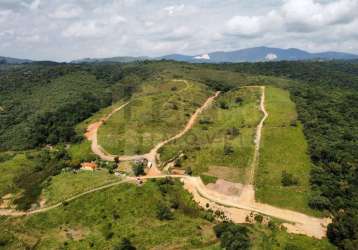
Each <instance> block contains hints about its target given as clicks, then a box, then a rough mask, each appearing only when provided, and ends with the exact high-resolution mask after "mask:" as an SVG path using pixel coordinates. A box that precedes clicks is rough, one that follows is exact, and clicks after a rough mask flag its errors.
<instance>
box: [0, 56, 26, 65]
mask: <svg viewBox="0 0 358 250" xmlns="http://www.w3.org/2000/svg"><path fill="white" fill-rule="evenodd" d="M30 62H32V61H31V60H28V59H18V58H12V57H3V56H0V64H5V63H6V64H22V63H30Z"/></svg>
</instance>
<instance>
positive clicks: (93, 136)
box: [85, 80, 220, 175]
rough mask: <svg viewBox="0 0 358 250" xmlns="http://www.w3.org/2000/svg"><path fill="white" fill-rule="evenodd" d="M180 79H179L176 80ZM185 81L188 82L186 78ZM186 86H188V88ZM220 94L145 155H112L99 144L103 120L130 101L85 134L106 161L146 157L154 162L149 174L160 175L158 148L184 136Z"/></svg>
mask: <svg viewBox="0 0 358 250" xmlns="http://www.w3.org/2000/svg"><path fill="white" fill-rule="evenodd" d="M176 81H179V80H176ZM184 82H186V81H185V80H184ZM187 87H188V86H187ZM187 87H186V88H187ZM219 94H220V92H219V91H218V92H216V93H215V95H213V96H211V97H209V98H208V99H207V100H206V101H205V102H204V104H203V105H202V106H201V107H200V108H198V109H197V110H196V111H195V113H194V114H193V115H192V116H191V117H190V119H189V121H188V122H187V124H186V126H185V127H184V128H183V130H182V131H180V132H179V133H178V134H176V135H175V136H173V137H171V138H169V139H167V140H165V141H162V142H159V143H158V144H157V145H155V146H154V148H152V149H151V150H150V152H148V153H146V154H143V155H121V156H117V155H111V154H108V153H107V152H106V151H105V150H104V149H103V148H102V147H101V146H100V145H99V144H98V139H97V137H98V136H97V134H98V129H99V128H100V127H101V125H102V124H103V122H105V121H107V120H108V119H109V118H110V117H111V116H112V115H113V114H114V113H116V112H117V111H119V110H121V109H122V108H124V107H125V106H126V105H128V103H129V102H127V103H125V104H123V105H122V106H120V107H119V108H117V109H115V110H113V111H112V112H111V113H110V114H109V115H107V116H106V117H105V118H103V119H101V121H99V122H95V123H93V124H90V125H89V126H88V128H87V132H86V134H85V136H86V138H87V139H88V140H89V141H91V142H92V143H91V149H92V151H93V153H95V154H96V155H97V156H99V157H100V158H101V159H103V160H106V161H114V158H115V157H118V159H119V160H120V161H133V160H137V159H141V158H146V159H147V160H149V161H150V162H152V164H153V165H152V167H151V169H150V170H149V173H148V174H149V175H160V174H161V172H160V170H159V169H158V168H157V164H156V162H157V161H156V157H157V153H158V150H159V149H160V148H161V147H163V146H164V145H165V144H167V143H169V142H171V141H173V140H175V139H178V138H180V137H182V136H183V135H184V134H185V133H187V132H188V131H189V130H190V129H191V128H192V127H193V126H194V124H195V121H196V119H197V117H198V116H199V115H200V114H201V113H202V112H203V111H204V110H205V109H206V108H208V107H209V106H210V104H211V103H212V102H213V100H214V99H215V98H216V97H217V96H218V95H219Z"/></svg>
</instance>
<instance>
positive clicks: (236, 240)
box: [214, 222, 250, 250]
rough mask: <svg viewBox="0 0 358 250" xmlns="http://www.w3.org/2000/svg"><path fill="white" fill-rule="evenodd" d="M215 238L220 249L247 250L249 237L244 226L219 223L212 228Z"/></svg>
mask: <svg viewBox="0 0 358 250" xmlns="http://www.w3.org/2000/svg"><path fill="white" fill-rule="evenodd" d="M214 232H215V235H216V237H218V238H219V239H220V243H221V247H222V248H224V249H228V250H234V249H249V248H250V237H249V230H248V229H247V227H246V226H243V225H238V224H233V223H228V222H224V223H220V224H218V225H216V226H215V227H214Z"/></svg>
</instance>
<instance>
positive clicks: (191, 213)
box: [3, 182, 216, 249]
mask: <svg viewBox="0 0 358 250" xmlns="http://www.w3.org/2000/svg"><path fill="white" fill-rule="evenodd" d="M174 189H175V190H176V191H175V192H174V193H173V195H174V197H180V198H179V199H178V198H177V200H181V201H183V202H184V203H185V204H186V207H187V208H186V209H180V208H179V209H178V210H176V211H174V219H173V220H170V221H160V220H158V219H157V218H156V204H157V203H158V202H159V201H160V200H161V201H163V196H162V195H161V192H160V191H159V188H158V186H157V184H155V183H154V182H149V183H147V184H145V185H144V186H143V187H140V188H139V187H136V186H135V185H132V184H123V185H121V186H117V187H114V188H111V189H109V190H105V191H102V192H97V193H93V194H90V195H88V196H85V197H83V198H80V199H78V200H75V201H73V202H71V203H70V204H69V205H67V206H65V207H61V208H58V209H54V210H51V211H50V212H47V213H44V214H38V215H34V216H31V217H25V218H16V219H11V220H10V221H8V222H6V223H5V227H6V228H7V230H8V231H7V232H9V233H7V236H8V237H9V238H11V235H12V237H14V236H15V237H16V238H18V240H13V244H12V246H11V247H8V249H24V242H25V244H27V245H34V244H37V247H36V249H57V248H60V247H61V246H64V242H67V248H66V249H90V248H91V247H90V245H91V243H93V244H94V246H93V249H112V246H113V245H115V244H118V242H119V241H120V239H121V238H123V237H128V238H130V239H131V240H132V242H133V243H134V245H135V246H136V247H137V248H138V249H149V248H152V247H154V246H157V247H159V246H162V247H161V248H159V249H168V248H170V247H178V246H180V249H193V248H201V247H205V246H206V245H208V244H209V245H211V244H213V243H214V244H215V242H216V239H215V236H214V234H213V231H212V229H211V228H212V224H211V223H209V222H207V221H205V220H203V219H201V218H200V217H198V214H197V213H198V212H197V210H196V208H195V207H196V205H195V204H194V203H193V202H192V201H191V199H190V196H189V195H188V193H186V192H183V190H182V189H181V187H180V185H179V184H176V187H174ZM99 204H100V205H99ZM3 224H4V223H3ZM65 229H68V231H69V232H71V230H75V231H77V232H81V234H82V237H81V238H82V240H79V239H77V240H76V237H73V236H72V239H71V237H70V236H69V233H67V234H66V232H65V231H64V230H65ZM45 232H46V233H45ZM110 232H113V233H114V235H113V237H112V238H111V239H108V235H109V233H110ZM106 236H107V239H106Z"/></svg>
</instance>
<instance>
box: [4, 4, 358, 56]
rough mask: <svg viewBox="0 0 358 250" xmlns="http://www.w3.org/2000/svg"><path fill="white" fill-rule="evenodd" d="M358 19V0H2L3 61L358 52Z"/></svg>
mask: <svg viewBox="0 0 358 250" xmlns="http://www.w3.org/2000/svg"><path fill="white" fill-rule="evenodd" d="M168 3H169V4H168ZM356 13H358V0H269V1H260V0H240V1H237V0H230V1H229V0H228V1H219V0H210V1H209V0H208V1H204V0H200V1H199V0H198V1H192V0H181V1H148V0H96V1H90V0H0V45H1V46H0V56H14V57H24V58H26V57H28V58H34V59H53V60H68V59H75V58H78V57H94V56H98V57H103V56H117V55H148V56H159V55H163V54H169V53H184V54H191V55H201V54H202V53H203V52H212V51H217V50H235V49H240V48H245V47H253V46H262V45H265V46H273V47H283V48H288V47H297V48H301V49H306V50H310V51H323V50H341V51H347V52H354V53H358V15H357V14H356ZM5 45H6V46H7V47H6V46H5ZM8 45H10V46H8ZM5 47H6V48H5Z"/></svg>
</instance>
